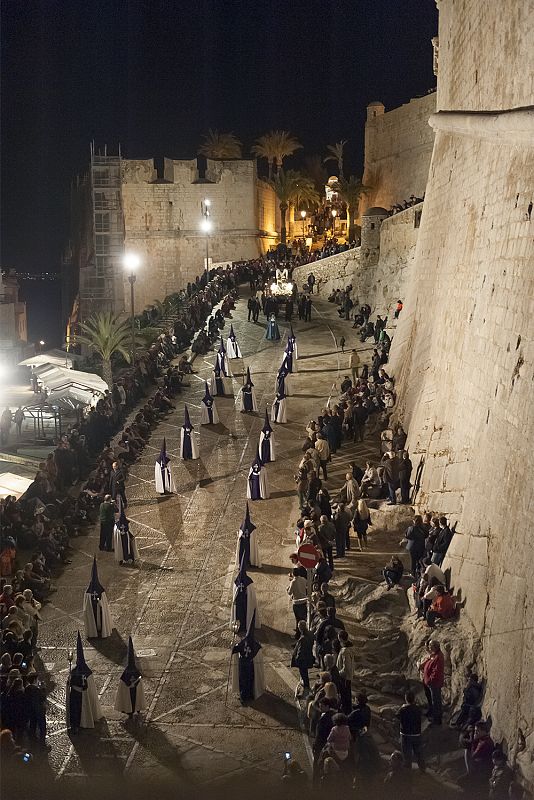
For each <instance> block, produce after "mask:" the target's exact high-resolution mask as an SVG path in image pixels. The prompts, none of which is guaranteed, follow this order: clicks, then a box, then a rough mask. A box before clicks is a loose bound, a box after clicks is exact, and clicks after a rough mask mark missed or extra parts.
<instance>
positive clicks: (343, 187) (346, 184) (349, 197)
mask: <svg viewBox="0 0 534 800" xmlns="http://www.w3.org/2000/svg"><path fill="white" fill-rule="evenodd" d="M368 190H369V187H368V186H364V185H363V183H362V182H361V180H360V179H359V178H356V177H355V176H354V175H351V176H350V178H349V179H348V180H345V178H341V179H340V181H339V194H340V196H341V199H342V200H343V201H344V202H345V203H346V205H347V214H348V217H349V230H348V237H349V242H352V241H354V239H355V234H356V226H355V225H354V217H355V216H356V212H357V210H358V203H359V200H360V197H361V195H362V194H365V192H366V191H368Z"/></svg>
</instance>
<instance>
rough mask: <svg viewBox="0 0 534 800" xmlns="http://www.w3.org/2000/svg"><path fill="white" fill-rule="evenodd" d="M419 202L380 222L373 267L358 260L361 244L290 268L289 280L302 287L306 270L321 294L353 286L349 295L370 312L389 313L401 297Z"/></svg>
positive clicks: (412, 249)
mask: <svg viewBox="0 0 534 800" xmlns="http://www.w3.org/2000/svg"><path fill="white" fill-rule="evenodd" d="M421 208H422V204H419V205H418V206H414V207H412V208H408V209H406V211H401V212H400V213H399V214H395V215H394V216H393V217H388V218H387V219H385V220H384V221H383V222H382V225H381V228H380V260H379V262H378V264H376V265H375V266H370V267H369V266H366V265H365V260H362V249H363V245H362V247H356V248H354V249H352V250H346V251H345V252H344V253H338V254H337V255H335V256H330V257H329V258H323V259H321V261H316V262H314V263H313V264H305V265H304V266H302V267H297V268H296V269H294V270H293V280H294V281H296V282H297V284H298V286H299V287H300V286H302V285H303V284H304V283H305V282H306V280H307V277H308V275H309V274H310V272H313V274H314V275H315V278H316V281H317V282H318V283H319V291H320V293H321V295H322V296H323V297H325V296H328V295H329V294H330V293H331V292H332V291H333V290H334V289H344V288H345V287H346V286H348V285H349V284H352V286H353V292H352V297H353V299H354V300H356V298H357V299H358V300H359V302H360V305H361V304H362V303H369V305H370V306H371V308H372V309H373V315H374V314H380V315H382V316H387V315H389V316H390V318H391V316H392V315H393V312H394V310H395V306H396V304H397V300H399V298H400V299H401V300H402V299H404V295H405V291H406V286H407V285H409V283H410V280H411V278H410V275H411V269H412V264H413V258H414V254H415V245H416V243H417V234H418V228H416V227H415V224H414V223H415V219H416V217H418V212H420V210H421Z"/></svg>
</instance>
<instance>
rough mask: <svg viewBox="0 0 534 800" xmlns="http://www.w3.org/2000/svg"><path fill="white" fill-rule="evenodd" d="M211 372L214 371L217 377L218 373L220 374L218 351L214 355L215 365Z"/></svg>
mask: <svg viewBox="0 0 534 800" xmlns="http://www.w3.org/2000/svg"><path fill="white" fill-rule="evenodd" d="M213 373H214V375H215V377H216V378H219V377H220V375H221V366H220V364H219V354H218V353H217V355H216V357H215V365H214V367H213Z"/></svg>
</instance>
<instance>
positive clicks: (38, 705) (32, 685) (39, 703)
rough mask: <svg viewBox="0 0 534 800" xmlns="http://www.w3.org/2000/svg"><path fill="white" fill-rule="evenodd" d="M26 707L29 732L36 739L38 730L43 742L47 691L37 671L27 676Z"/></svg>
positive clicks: (44, 737)
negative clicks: (41, 684) (39, 680)
mask: <svg viewBox="0 0 534 800" xmlns="http://www.w3.org/2000/svg"><path fill="white" fill-rule="evenodd" d="M24 694H25V696H26V707H27V712H28V732H29V734H30V738H32V739H34V738H35V734H36V732H37V733H38V735H39V740H40V742H41V743H42V744H44V743H45V739H46V710H45V709H46V693H45V691H44V689H43V688H42V686H40V685H39V682H38V680H37V675H36V674H35V673H33V674H31V675H28V677H27V678H26V689H25V690H24Z"/></svg>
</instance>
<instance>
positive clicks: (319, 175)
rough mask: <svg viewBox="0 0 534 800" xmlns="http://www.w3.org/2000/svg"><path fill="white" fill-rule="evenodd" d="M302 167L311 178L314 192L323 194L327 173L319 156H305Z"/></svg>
mask: <svg viewBox="0 0 534 800" xmlns="http://www.w3.org/2000/svg"><path fill="white" fill-rule="evenodd" d="M304 167H305V169H306V172H307V174H308V175H309V176H310V178H312V180H313V185H314V186H315V188H316V190H317V191H318V192H324V187H325V185H326V182H327V180H328V172H327V170H326V169H325V167H324V162H323V159H322V158H321V156H318V155H314V156H306V157H305V159H304Z"/></svg>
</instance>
